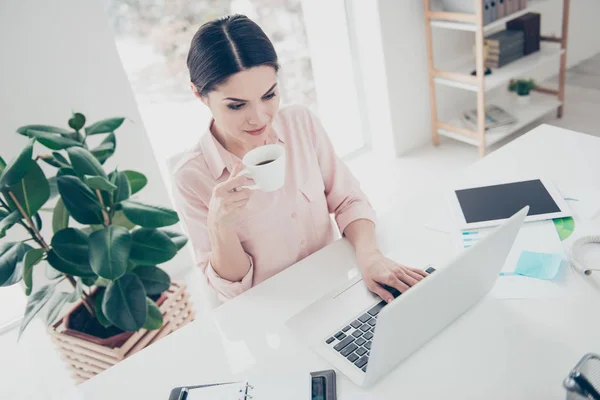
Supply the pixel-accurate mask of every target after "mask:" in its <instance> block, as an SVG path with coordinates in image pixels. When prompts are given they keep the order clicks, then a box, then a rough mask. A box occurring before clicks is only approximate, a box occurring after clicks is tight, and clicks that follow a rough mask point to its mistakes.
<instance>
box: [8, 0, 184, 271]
mask: <svg viewBox="0 0 600 400" xmlns="http://www.w3.org/2000/svg"><path fill="white" fill-rule="evenodd" d="M103 6H104V2H103V1H102V0H86V1H81V0H59V1H36V0H3V1H2V2H0V49H2V52H1V56H0V57H1V59H2V62H1V65H2V67H1V68H2V70H1V71H2V73H1V74H0V88H2V89H1V90H0V114H1V117H0V132H1V133H0V155H1V156H2V157H3V158H4V159H5V160H6V161H7V162H8V161H9V160H10V159H11V158H12V157H13V156H14V155H15V154H17V153H18V152H19V151H20V149H21V147H22V146H23V144H24V143H25V141H26V138H24V137H22V136H21V135H18V134H16V133H15V130H16V128H18V127H19V126H22V125H27V124H36V123H37V124H48V125H56V126H61V127H65V128H66V127H68V125H67V120H68V119H69V117H70V113H71V110H76V111H79V112H81V113H83V114H85V115H86V117H87V118H88V121H92V122H93V121H96V120H99V119H102V118H107V117H113V116H124V117H127V118H128V121H126V122H125V123H124V124H123V126H122V127H121V128H120V129H119V130H117V150H116V153H115V155H114V156H113V157H112V158H111V160H109V161H108V162H107V164H106V168H110V169H112V168H115V167H116V166H117V165H118V166H119V169H121V170H125V169H133V170H137V171H140V172H142V173H144V174H145V175H146V176H147V177H148V180H149V183H148V186H147V187H146V188H145V189H144V190H143V191H142V192H141V193H140V199H141V200H142V201H146V202H148V203H153V204H160V205H165V206H170V201H169V196H168V194H167V190H166V188H165V184H164V182H163V179H162V177H161V174H160V172H159V168H158V165H157V163H156V159H155V157H154V154H153V152H152V148H151V146H150V143H149V141H148V138H147V136H146V132H145V128H144V124H143V123H142V120H141V118H140V114H139V111H138V108H137V105H136V103H135V100H134V97H133V94H132V91H131V87H130V85H129V81H128V80H127V77H126V75H125V72H124V70H123V67H122V65H121V62H120V59H119V55H118V53H117V50H116V46H115V43H114V40H113V36H112V32H111V30H110V28H109V25H108V20H107V18H106V16H105V14H104V7H103ZM44 149H45V148H43V147H42V146H41V145H39V144H36V150H37V152H38V153H39V152H46V151H45V150H44ZM48 217H49V216H48ZM49 221H50V219H49V218H47V219H46V221H45V222H48V223H46V224H45V225H46V226H47V227H48V226H50V223H49ZM188 250H189V246H188V247H187V250H186V249H184V250H182V251H181V252H180V254H178V256H177V257H176V258H175V259H174V260H172V261H171V262H170V263H169V264H167V267H166V269H167V271H168V272H170V273H171V274H172V275H176V276H177V275H178V274H179V273H180V272H182V271H183V270H186V269H189V268H190V267H191V265H192V259H191V254H190V253H189V252H188Z"/></svg>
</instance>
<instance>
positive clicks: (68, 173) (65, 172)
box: [56, 167, 77, 178]
mask: <svg viewBox="0 0 600 400" xmlns="http://www.w3.org/2000/svg"><path fill="white" fill-rule="evenodd" d="M61 176H74V177H76V178H77V174H76V173H75V170H74V169H73V168H71V167H68V168H61V169H59V170H58V172H57V173H56V177H57V178H58V177H61Z"/></svg>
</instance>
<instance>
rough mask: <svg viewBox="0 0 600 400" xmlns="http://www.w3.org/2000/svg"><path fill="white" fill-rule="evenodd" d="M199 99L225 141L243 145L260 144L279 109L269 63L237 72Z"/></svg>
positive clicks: (275, 80) (275, 81) (274, 79)
mask: <svg viewBox="0 0 600 400" xmlns="http://www.w3.org/2000/svg"><path fill="white" fill-rule="evenodd" d="M202 101H203V102H204V103H205V104H206V105H207V106H208V107H209V108H210V110H211V112H212V115H213V118H214V120H215V125H216V128H217V132H218V133H219V134H220V135H222V136H224V139H225V140H226V141H229V142H230V143H232V144H233V143H235V145H236V146H240V147H242V148H254V147H257V146H261V145H263V144H265V140H266V139H267V138H268V137H269V135H270V131H271V122H272V121H273V118H274V117H275V115H276V114H277V110H278V109H279V90H278V88H277V73H276V72H275V69H274V68H273V67H270V66H259V67H254V68H250V69H247V70H244V71H241V72H238V73H236V74H234V75H232V76H231V77H230V78H229V79H228V80H227V81H226V82H225V83H224V84H222V85H220V86H219V87H217V89H216V90H213V91H212V92H210V93H209V94H208V95H207V96H205V97H203V98H202Z"/></svg>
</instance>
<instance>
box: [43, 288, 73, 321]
mask: <svg viewBox="0 0 600 400" xmlns="http://www.w3.org/2000/svg"><path fill="white" fill-rule="evenodd" d="M68 299H69V293H65V292H58V293H57V294H56V295H54V296H53V297H52V300H51V301H50V303H49V304H48V313H47V314H46V325H48V326H50V325H52V323H53V322H54V321H55V320H56V318H57V317H58V314H60V311H61V310H62V309H63V307H64V306H65V304H67V301H68Z"/></svg>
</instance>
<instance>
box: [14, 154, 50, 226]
mask: <svg viewBox="0 0 600 400" xmlns="http://www.w3.org/2000/svg"><path fill="white" fill-rule="evenodd" d="M29 163H30V165H29V170H28V171H27V174H26V175H25V176H24V177H23V179H22V180H21V181H20V182H18V183H17V184H15V185H13V186H10V187H8V188H6V189H5V190H4V197H5V198H6V201H7V202H8V204H9V205H10V207H11V210H17V206H16V204H15V203H14V201H13V200H12V198H11V197H10V196H9V195H8V192H12V194H13V195H14V196H15V197H16V199H17V201H18V202H19V204H20V205H21V207H23V210H24V211H25V212H26V213H27V215H28V216H30V217H32V216H33V215H35V213H37V212H38V211H39V209H40V208H42V206H43V205H44V204H45V203H46V201H48V199H49V198H50V185H49V184H48V180H47V179H46V176H45V175H44V172H43V171H42V169H41V168H40V166H39V165H38V164H37V163H36V162H35V161H33V160H29Z"/></svg>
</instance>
